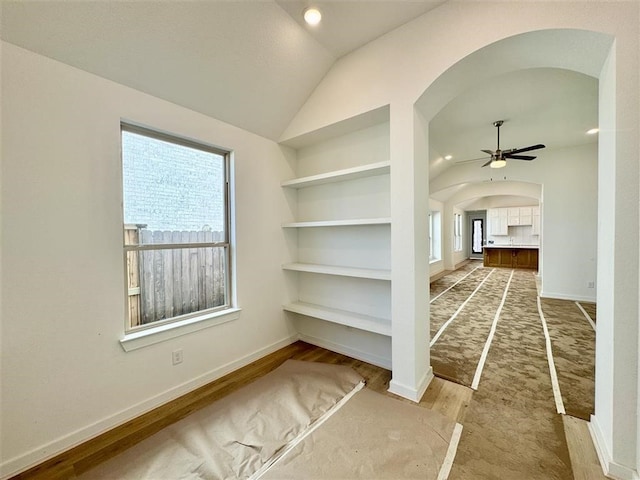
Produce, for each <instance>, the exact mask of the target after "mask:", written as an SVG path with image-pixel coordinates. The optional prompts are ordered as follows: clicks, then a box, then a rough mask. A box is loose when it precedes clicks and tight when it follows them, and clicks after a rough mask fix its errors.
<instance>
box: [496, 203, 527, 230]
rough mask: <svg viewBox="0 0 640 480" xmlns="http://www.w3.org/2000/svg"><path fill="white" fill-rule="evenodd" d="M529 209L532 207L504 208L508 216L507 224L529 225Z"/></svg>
mask: <svg viewBox="0 0 640 480" xmlns="http://www.w3.org/2000/svg"><path fill="white" fill-rule="evenodd" d="M531 209H532V207H508V208H506V210H507V216H508V225H509V226H510V227H512V226H517V225H531V221H532V217H531ZM499 210H500V209H499ZM502 210H505V209H502Z"/></svg>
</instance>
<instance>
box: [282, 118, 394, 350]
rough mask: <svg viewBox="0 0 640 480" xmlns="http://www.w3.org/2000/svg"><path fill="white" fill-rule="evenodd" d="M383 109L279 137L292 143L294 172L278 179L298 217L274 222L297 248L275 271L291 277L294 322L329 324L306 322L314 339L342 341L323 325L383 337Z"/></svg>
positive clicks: (386, 220) (386, 252) (386, 330)
mask: <svg viewBox="0 0 640 480" xmlns="http://www.w3.org/2000/svg"><path fill="white" fill-rule="evenodd" d="M388 112H389V109H388V107H383V108H380V109H376V110H375V111H373V112H371V114H370V115H366V114H365V115H360V116H358V117H357V118H355V119H354V120H353V121H346V122H340V124H339V125H335V126H327V127H325V128H323V129H321V130H319V131H318V132H310V133H307V134H304V135H302V136H300V137H299V138H292V139H289V140H287V141H286V142H285V144H287V145H289V146H293V147H294V148H298V150H297V170H298V171H299V172H301V173H302V175H300V176H299V177H298V178H293V179H290V180H286V181H284V182H282V184H281V185H282V187H283V188H284V189H287V190H293V192H294V193H292V194H291V195H290V196H289V198H290V199H292V200H291V201H293V202H295V203H294V204H292V208H291V210H292V211H293V212H295V214H296V217H298V218H296V219H295V220H294V221H289V222H285V223H283V224H282V228H283V229H284V231H285V232H289V233H286V235H288V236H289V235H290V237H289V242H290V243H292V244H294V245H296V246H297V250H296V259H295V260H294V262H292V263H286V264H284V265H282V269H283V270H284V271H286V272H292V273H290V274H288V275H296V277H293V278H294V279H295V285H296V287H297V292H296V294H297V296H298V298H294V299H293V301H291V302H289V303H287V304H285V305H283V309H284V310H285V311H288V312H293V313H296V314H298V315H302V316H303V317H301V318H300V321H303V320H304V319H307V320H305V322H311V321H312V320H309V319H313V321H314V322H315V321H317V320H321V321H323V322H329V323H327V324H325V323H322V324H317V323H313V325H311V324H309V326H308V327H307V328H310V329H312V330H313V335H314V336H318V335H320V337H322V332H323V331H325V330H327V332H328V333H327V336H328V337H330V336H331V335H333V337H332V338H328V337H327V338H324V340H325V341H328V342H330V343H333V344H344V342H343V339H342V338H340V339H338V340H336V337H335V336H336V335H337V333H336V330H335V328H337V327H331V328H333V329H334V330H333V331H332V333H331V332H329V330H331V328H330V327H329V324H338V325H343V326H347V327H350V328H353V329H356V330H354V331H353V332H351V333H350V334H349V336H352V335H353V334H354V332H357V331H366V332H369V333H374V334H377V335H381V336H383V337H387V338H388V337H390V336H391V320H390V315H391V270H390V268H391V258H390V257H391V245H390V243H391V217H390V197H389V188H390V185H389V179H390V174H391V166H390V162H389V161H388V160H387V159H388V143H389V127H388ZM334 135H335V136H334ZM304 325H306V323H304V322H303V325H302V328H304ZM318 332H320V334H318ZM301 333H305V332H304V331H303V332H301ZM377 338H380V337H377ZM364 343H365V344H366V342H364ZM373 343H374V344H376V345H379V342H373ZM362 344H363V342H362V341H359V342H358V345H359V348H362V347H361V345H362ZM372 345H373V344H372ZM388 345H389V347H390V343H389V344H388ZM372 348H373V347H372ZM370 353H372V354H376V355H377V354H378V353H379V352H373V351H372V352H370ZM365 355H366V353H365Z"/></svg>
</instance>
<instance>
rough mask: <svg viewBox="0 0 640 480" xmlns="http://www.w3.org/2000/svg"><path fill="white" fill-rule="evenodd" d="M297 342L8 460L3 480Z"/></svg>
mask: <svg viewBox="0 0 640 480" xmlns="http://www.w3.org/2000/svg"><path fill="white" fill-rule="evenodd" d="M297 340H298V335H291V336H288V337H285V338H283V339H281V340H279V341H277V342H275V343H272V344H271V345H268V346H266V347H264V348H260V349H258V350H256V351H254V352H253V353H250V354H248V355H245V356H244V357H241V358H239V359H237V360H235V361H233V362H229V363H227V364H224V365H221V366H220V367H217V368H215V369H213V370H211V371H209V372H207V373H205V374H203V375H200V376H198V377H196V378H194V379H192V380H189V381H187V382H185V383H182V384H180V385H178V386H176V387H173V388H170V389H169V390H166V391H164V392H162V393H160V394H158V395H155V396H153V397H151V398H149V399H147V400H144V401H142V402H139V403H137V404H135V405H132V406H131V407H128V408H126V409H125V410H121V411H120V412H118V413H116V414H114V415H110V416H108V417H105V418H103V419H102V420H98V421H97V422H94V423H92V424H90V425H87V426H86V427H83V428H81V429H78V430H76V431H74V432H71V433H69V434H67V435H64V436H62V437H59V438H57V439H55V440H53V441H51V442H49V443H46V444H44V445H41V446H39V447H37V448H35V449H33V450H31V451H29V452H27V453H25V454H22V455H19V456H17V457H14V458H11V459H8V460H7V461H6V462H4V463H2V464H1V465H0V478H2V479H6V478H9V477H12V476H14V475H17V474H19V473H20V472H23V471H25V470H28V469H29V468H32V467H34V466H36V465H39V464H40V463H42V462H45V461H46V460H49V459H50V458H53V457H55V456H56V455H59V454H60V453H62V452H65V451H67V450H70V449H71V448H73V447H76V446H78V445H80V444H82V443H84V442H87V441H88V440H90V439H92V438H94V437H97V436H98V435H101V434H103V433H105V432H108V431H109V430H112V429H114V428H116V427H117V426H119V425H122V424H123V423H126V422H128V421H130V420H132V419H134V418H137V417H139V416H141V415H144V414H145V413H147V412H149V411H151V410H153V409H154V408H157V407H159V406H161V405H164V404H166V403H168V402H170V401H172V400H175V399H176V398H179V397H181V396H182V395H185V394H186V393H189V392H191V391H193V390H195V389H197V388H200V387H202V386H204V385H207V384H208V383H211V382H213V381H214V380H217V379H219V378H221V377H224V376H225V375H227V374H229V373H231V372H233V371H235V370H238V369H239V368H242V367H244V366H246V365H249V364H250V363H252V362H255V361H256V360H258V359H260V358H262V357H264V356H266V355H269V354H270V353H273V352H276V351H278V350H280V349H281V348H284V347H286V346H288V345H291V344H292V343H294V342H296V341H297Z"/></svg>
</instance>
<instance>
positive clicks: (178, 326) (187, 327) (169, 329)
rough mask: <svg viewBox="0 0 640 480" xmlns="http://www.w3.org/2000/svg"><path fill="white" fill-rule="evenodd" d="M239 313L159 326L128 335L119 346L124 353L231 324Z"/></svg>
mask: <svg viewBox="0 0 640 480" xmlns="http://www.w3.org/2000/svg"><path fill="white" fill-rule="evenodd" d="M240 311H241V309H239V308H229V309H227V310H224V311H222V312H214V313H208V314H205V315H201V316H198V317H192V318H188V319H185V320H181V321H179V322H174V323H168V324H165V325H160V326H158V327H156V328H149V329H146V330H141V331H139V332H133V333H129V334H126V335H125V336H124V338H123V339H122V340H120V345H121V346H122V348H123V349H124V351H125V352H130V351H132V350H137V349H139V348H143V347H148V346H149V345H155V344H156V343H160V342H164V341H166V340H170V339H172V338H176V337H179V336H181V335H186V334H188V333H192V332H197V331H198V330H204V329H205V328H209V327H214V326H216V325H220V324H222V323H226V322H231V321H232V320H236V319H238V318H239V317H240Z"/></svg>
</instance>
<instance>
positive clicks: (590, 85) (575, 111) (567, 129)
mask: <svg viewBox="0 0 640 480" xmlns="http://www.w3.org/2000/svg"><path fill="white" fill-rule="evenodd" d="M496 120H504V121H505V122H504V124H503V126H502V127H501V128H500V148H501V149H502V150H505V149H510V148H522V147H527V146H529V145H534V144H538V143H542V144H544V145H546V147H547V149H552V148H561V147H567V146H573V145H581V144H584V143H590V142H596V141H597V138H598V136H597V135H586V133H585V132H586V131H587V130H588V129H590V128H594V127H597V124H598V80H597V79H595V78H593V77H590V76H588V75H584V74H581V73H577V72H573V71H569V70H561V69H555V68H535V69H527V70H517V71H515V72H511V73H507V74H503V75H499V76H497V77H493V78H491V79H489V80H486V81H484V82H481V83H479V84H477V85H475V86H473V87H472V88H470V89H468V90H467V91H465V92H464V93H462V94H461V95H459V96H457V97H456V98H455V99H453V100H452V101H451V102H449V103H448V104H447V105H446V106H445V107H444V108H443V109H442V110H440V112H439V113H438V114H437V115H436V116H435V117H434V118H433V119H432V120H431V122H430V124H429V141H430V144H429V145H430V150H431V152H430V176H431V178H435V177H437V176H438V175H439V174H441V173H442V172H443V171H444V170H446V169H447V168H449V167H450V166H451V165H453V164H455V163H457V162H464V161H469V160H472V159H478V158H480V159H483V160H481V161H478V162H477V163H478V167H480V166H481V165H482V164H483V163H484V162H485V161H487V160H488V159H489V156H488V155H486V154H485V153H483V152H481V150H483V149H488V150H496V146H497V145H496V141H497V131H496V128H495V127H494V126H493V122H494V121H496ZM544 153H545V150H537V151H535V152H530V154H531V155H535V156H541V155H544ZM445 155H451V156H452V157H453V158H452V159H451V160H449V161H447V160H444V159H443V157H444V156H445ZM513 161H517V160H513ZM534 161H535V160H534Z"/></svg>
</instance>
